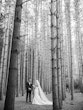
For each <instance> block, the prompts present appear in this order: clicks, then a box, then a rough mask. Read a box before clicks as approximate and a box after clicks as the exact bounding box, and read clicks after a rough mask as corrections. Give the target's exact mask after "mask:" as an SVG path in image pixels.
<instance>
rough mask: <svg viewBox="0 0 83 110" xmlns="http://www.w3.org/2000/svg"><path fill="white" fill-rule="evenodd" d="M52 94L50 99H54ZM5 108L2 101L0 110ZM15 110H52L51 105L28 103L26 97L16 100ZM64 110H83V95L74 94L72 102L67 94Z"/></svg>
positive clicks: (49, 96)
mask: <svg viewBox="0 0 83 110" xmlns="http://www.w3.org/2000/svg"><path fill="white" fill-rule="evenodd" d="M51 96H52V95H51V94H48V95H47V97H48V99H50V100H51V99H52V97H51ZM3 108H4V101H0V110H3ZM15 110H52V106H51V105H47V106H46V105H44V106H40V105H32V104H31V103H26V101H25V96H22V97H19V98H16V101H15ZM62 110H83V94H81V93H74V100H73V101H71V97H70V94H69V93H67V95H66V99H65V101H63V107H62Z"/></svg>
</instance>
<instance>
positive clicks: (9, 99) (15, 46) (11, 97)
mask: <svg viewBox="0 0 83 110" xmlns="http://www.w3.org/2000/svg"><path fill="white" fill-rule="evenodd" d="M21 9H22V0H17V1H16V7H15V21H14V31H13V39H12V50H11V58H10V67H9V76H8V85H7V92H6V98H5V105H4V110H14V103H15V87H16V76H17V73H18V68H17V64H18V62H17V61H18V53H19V45H20V39H19V35H20V24H21Z"/></svg>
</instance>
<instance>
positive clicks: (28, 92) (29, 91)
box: [26, 79, 33, 102]
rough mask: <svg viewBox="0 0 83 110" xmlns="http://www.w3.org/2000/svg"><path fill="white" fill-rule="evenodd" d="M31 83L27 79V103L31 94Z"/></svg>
mask: <svg viewBox="0 0 83 110" xmlns="http://www.w3.org/2000/svg"><path fill="white" fill-rule="evenodd" d="M32 87H33V86H32V83H31V79H29V81H28V82H26V102H27V101H28V99H29V102H31V92H32Z"/></svg>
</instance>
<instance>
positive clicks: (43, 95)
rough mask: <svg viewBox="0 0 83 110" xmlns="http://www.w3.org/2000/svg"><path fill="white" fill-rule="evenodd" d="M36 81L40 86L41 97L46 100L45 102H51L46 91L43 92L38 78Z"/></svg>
mask: <svg viewBox="0 0 83 110" xmlns="http://www.w3.org/2000/svg"><path fill="white" fill-rule="evenodd" d="M36 83H37V85H38V88H39V94H40V97H41V99H42V100H43V101H45V102H48V103H51V101H49V100H48V98H47V97H46V95H45V94H44V92H43V90H42V88H41V86H40V83H39V81H38V80H36Z"/></svg>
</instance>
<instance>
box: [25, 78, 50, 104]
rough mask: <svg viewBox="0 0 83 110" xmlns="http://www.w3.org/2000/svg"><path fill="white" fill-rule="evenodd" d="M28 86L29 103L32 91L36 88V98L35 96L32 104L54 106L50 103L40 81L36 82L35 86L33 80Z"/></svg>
mask: <svg viewBox="0 0 83 110" xmlns="http://www.w3.org/2000/svg"><path fill="white" fill-rule="evenodd" d="M26 84H27V85H26V89H27V90H28V91H27V95H26V101H27V99H28V95H29V101H30V102H31V91H32V88H34V96H33V100H32V104H37V105H52V102H51V101H49V100H48V98H47V97H46V95H45V94H44V92H43V90H42V88H41V86H40V83H39V81H38V80H36V82H35V86H33V85H32V84H31V79H30V80H29V82H27V83H26Z"/></svg>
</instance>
